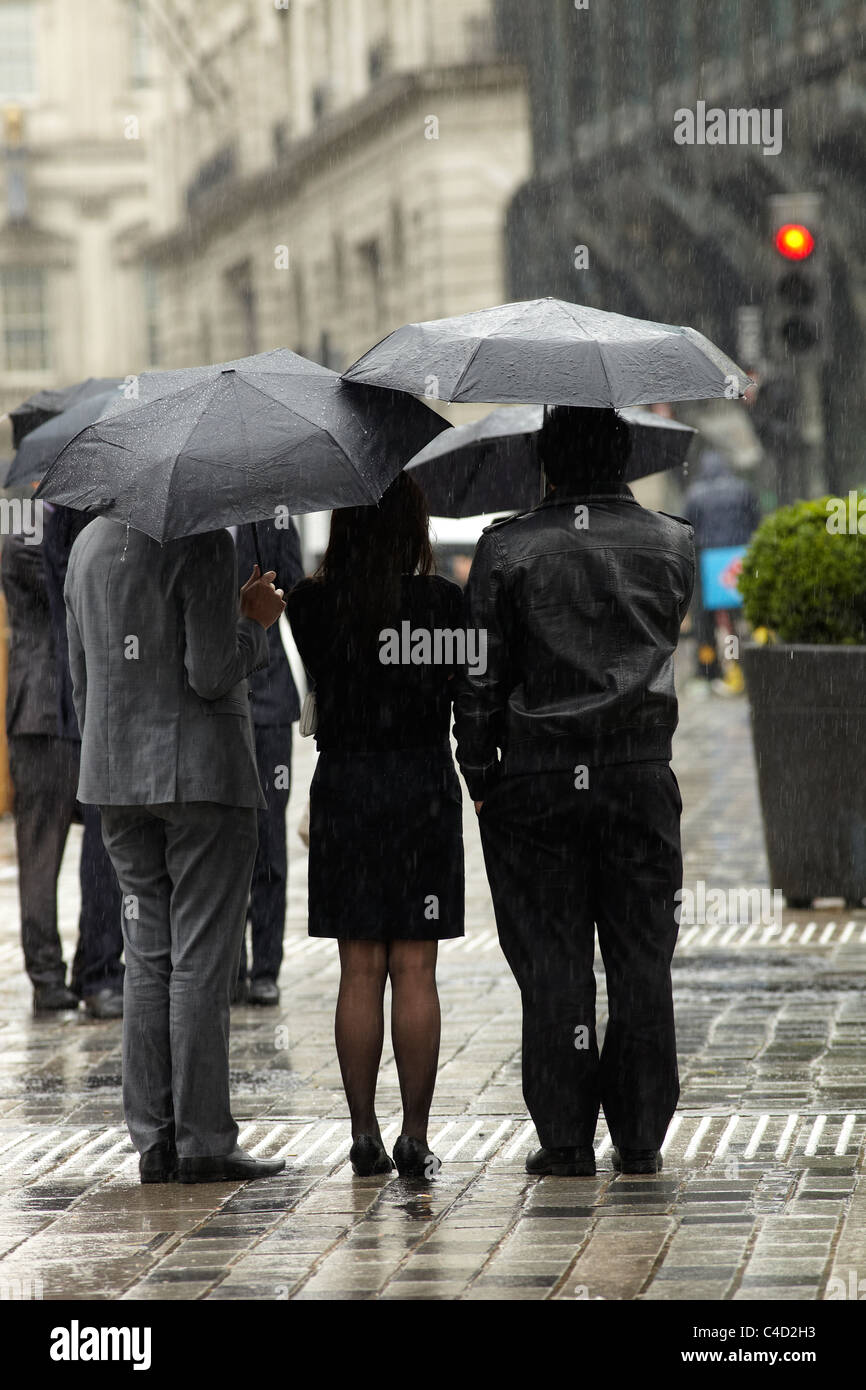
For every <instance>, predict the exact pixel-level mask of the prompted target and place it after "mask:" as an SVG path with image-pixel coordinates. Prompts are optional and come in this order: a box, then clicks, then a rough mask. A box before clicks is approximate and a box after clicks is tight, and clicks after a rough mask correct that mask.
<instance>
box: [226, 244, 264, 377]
mask: <svg viewBox="0 0 866 1390" xmlns="http://www.w3.org/2000/svg"><path fill="white" fill-rule="evenodd" d="M225 279H226V288H227V290H228V296H229V312H230V320H229V327H230V332H231V334H232V336H233V338H235V339H236V341H237V344H238V351H237V352H236V354H235V355H236V356H237V357H252V356H253V355H254V354H255V353H257V352H258V350H259V347H258V339H259V328H258V312H257V306H256V292H255V287H254V285H253V273H252V265H251V264H250V262H249V261H244V262H243V263H242V264H241V265H237V266H234V267H233V268H232V269H231V270H229V271H227V272H226V277H225Z"/></svg>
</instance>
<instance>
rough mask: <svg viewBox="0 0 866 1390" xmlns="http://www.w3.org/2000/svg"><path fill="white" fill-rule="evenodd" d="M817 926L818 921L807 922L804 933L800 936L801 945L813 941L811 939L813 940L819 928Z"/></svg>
mask: <svg viewBox="0 0 866 1390" xmlns="http://www.w3.org/2000/svg"><path fill="white" fill-rule="evenodd" d="M817 927H818V923H817V922H807V923H806V925H805V927H804V928H803V934H802V936H801V937H800V945H801V946H805V944H806V942H807V941H811V940H812V937H813V936H814V935H815V932H816V930H817Z"/></svg>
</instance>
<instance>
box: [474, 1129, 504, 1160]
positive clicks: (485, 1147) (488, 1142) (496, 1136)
mask: <svg viewBox="0 0 866 1390" xmlns="http://www.w3.org/2000/svg"><path fill="white" fill-rule="evenodd" d="M513 1124H514V1121H513V1120H510V1119H509V1120H503V1121H502V1124H501V1125H500V1126H499V1128H498V1129H495V1130H494V1131H493V1133H492V1134H491V1136H490V1138H489V1139H485V1140H484V1143H483V1144H482V1145H481V1148H480V1149H479V1150H478V1152H477V1153H476V1155H475V1159H476V1162H480V1161H481V1159H483V1158H486V1157H487V1155H488V1154H489V1153H490V1150H491V1149H495V1148H496V1145H497V1144H498V1143H499V1140H500V1139H501V1138H502V1136H503V1134H505V1132H506V1131H507V1130H509V1129H510V1128H511V1126H512V1125H513Z"/></svg>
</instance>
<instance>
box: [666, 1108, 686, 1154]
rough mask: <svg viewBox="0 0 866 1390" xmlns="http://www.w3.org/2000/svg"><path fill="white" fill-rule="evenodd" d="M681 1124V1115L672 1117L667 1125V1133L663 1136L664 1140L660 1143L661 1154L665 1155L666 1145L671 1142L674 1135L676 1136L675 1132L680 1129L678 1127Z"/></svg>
mask: <svg viewBox="0 0 866 1390" xmlns="http://www.w3.org/2000/svg"><path fill="white" fill-rule="evenodd" d="M682 1122H683V1117H682V1115H674V1117H673V1119H672V1120H671V1122H670V1124H669V1125H668V1132H667V1134H666V1135H665V1137H664V1139H663V1141H662V1147H661V1152H662V1153H667V1147H668V1144H669V1143H670V1142H671V1140H672V1139H673V1137H674V1135H675V1134H676V1132H677V1130H678V1129H679V1127H680V1125H681V1124H682Z"/></svg>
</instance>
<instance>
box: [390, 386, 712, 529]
mask: <svg viewBox="0 0 866 1390" xmlns="http://www.w3.org/2000/svg"><path fill="white" fill-rule="evenodd" d="M620 414H621V415H622V418H623V419H624V420H625V421H627V423H628V425H629V429H630V433H631V446H632V447H631V456H630V458H629V461H628V464H627V465H626V472H625V476H624V481H625V482H631V481H632V480H634V479H635V478H644V477H646V476H648V475H649V474H650V473H661V472H664V471H666V470H667V469H670V468H677V467H679V465H680V464H681V463H682V462H683V460H684V459H685V456H686V454H687V453H688V450H689V447H690V445H691V442H692V439H693V438H694V436H695V434H696V431H695V430H693V429H692V428H691V427H690V426H689V425H682V424H680V423H679V422H678V421H676V420H669V419H666V418H665V417H664V416H662V415H655V414H653V412H652V411H650V410H641V409H639V408H631V409H625V410H623V411H621V412H620ZM543 422H544V407H543V406H540V405H526V406H513V407H508V406H505V407H503V408H502V409H500V410H492V411H491V412H490V414H489V415H485V416H484V418H483V419H481V420H473V421H472V422H471V423H470V424H468V425H459V426H458V427H457V428H456V429H452V430H447V431H445V433H443V434H441V435H439V436H438V437H437V438H436V439H434V440H432V441H431V443H430V444H427V445H426V446H425V447H424V448H423V449H422V450H421V452H420V453H419V454H416V456H415V458H413V459H411V460H410V461H409V463H408V464H407V465H406V469H407V471H408V472H411V474H412V477H413V478H414V479H415V481H416V482H417V483H419V484H420V485H421V487H422V488H423V489H424V493H425V495H426V497H427V501H428V504H429V507H430V510H431V512H432V513H433V514H434V515H435V516H448V517H465V516H480V515H481V514H482V513H485V512H496V511H511V510H515V511H522V510H524V509H525V508H527V507H533V506H535V503H536V502H537V501H538V499H539V496H540V495H541V491H542V474H541V463H540V460H539V458H538V435H539V432H540V430H541V427H542V424H543ZM576 445H577V446H578V447H579V439H578V440H576Z"/></svg>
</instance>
